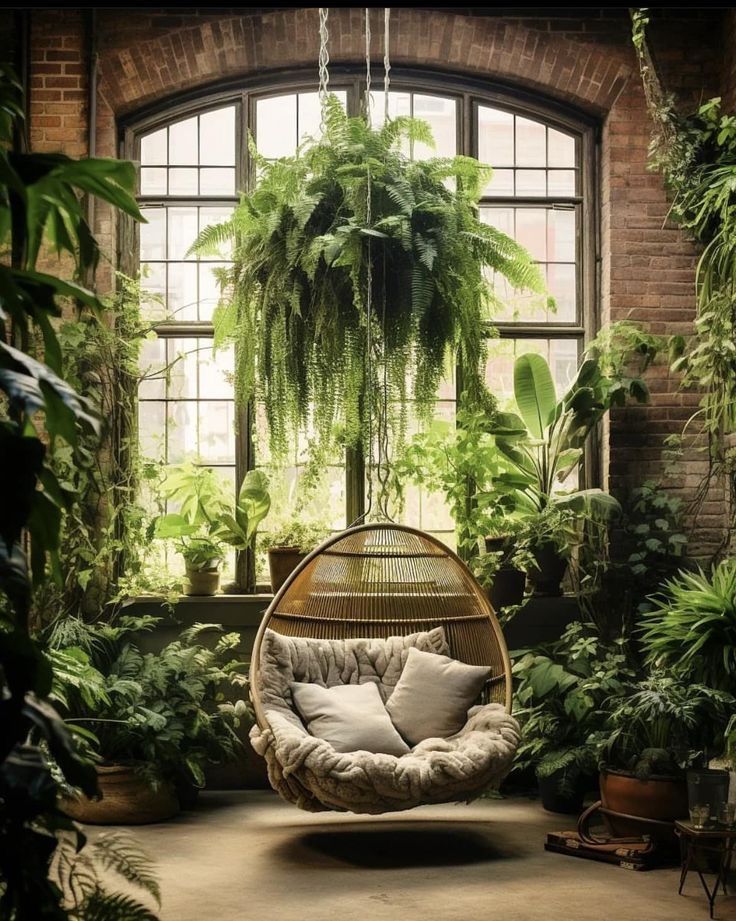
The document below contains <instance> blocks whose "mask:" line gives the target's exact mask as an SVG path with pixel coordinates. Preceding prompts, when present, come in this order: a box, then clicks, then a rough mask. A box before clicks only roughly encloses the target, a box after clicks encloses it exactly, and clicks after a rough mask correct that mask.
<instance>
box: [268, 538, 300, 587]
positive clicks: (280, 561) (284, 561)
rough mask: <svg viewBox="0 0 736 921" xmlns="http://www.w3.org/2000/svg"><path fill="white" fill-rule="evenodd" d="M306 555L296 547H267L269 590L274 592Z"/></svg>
mask: <svg viewBox="0 0 736 921" xmlns="http://www.w3.org/2000/svg"><path fill="white" fill-rule="evenodd" d="M306 556H307V554H306V553H302V552H301V550H299V548H298V547H269V550H268V569H269V572H270V573H271V591H272V592H274V594H275V593H276V592H277V591H278V590H279V589H280V588H281V586H282V585H283V584H284V582H286V580H287V579H288V578H289V576H290V575H291V574H292V572H294V570H295V569H296V567H297V566H298V565H299V564H300V563H301V561H302V560H303V559H305V557H306Z"/></svg>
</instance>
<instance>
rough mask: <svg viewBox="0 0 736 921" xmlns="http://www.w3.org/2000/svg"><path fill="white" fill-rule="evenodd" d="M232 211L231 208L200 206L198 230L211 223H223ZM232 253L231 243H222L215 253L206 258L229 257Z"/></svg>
mask: <svg viewBox="0 0 736 921" xmlns="http://www.w3.org/2000/svg"><path fill="white" fill-rule="evenodd" d="M232 213H233V209H232V208H200V209H199V229H200V232H201V231H202V230H204V229H205V227H209V226H210V225H212V224H223V223H224V222H225V221H227V220H228V219H229V218H230V215H231V214H232ZM231 255H232V244H231V243H223V244H222V246H221V247H220V248H219V250H218V251H217V253H216V254H214V255H213V256H207V258H208V259H213V258H217V257H218V256H219V257H220V258H222V259H229V258H230V256H231Z"/></svg>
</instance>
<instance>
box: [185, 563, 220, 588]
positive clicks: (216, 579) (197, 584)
mask: <svg viewBox="0 0 736 921" xmlns="http://www.w3.org/2000/svg"><path fill="white" fill-rule="evenodd" d="M219 588H220V572H219V570H217V569H192V568H191V567H190V566H187V577H186V580H185V583H184V594H185V595H216V594H217V592H218V590H219Z"/></svg>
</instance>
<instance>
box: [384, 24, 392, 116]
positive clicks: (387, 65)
mask: <svg viewBox="0 0 736 921" xmlns="http://www.w3.org/2000/svg"><path fill="white" fill-rule="evenodd" d="M390 39H391V7H390V6H387V7H386V8H385V9H384V11H383V118H384V121H388V88H389V85H390V83H391V78H390V77H389V74H390V73H391V58H390V56H389V44H390Z"/></svg>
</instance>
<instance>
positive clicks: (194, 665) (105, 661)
mask: <svg viewBox="0 0 736 921" xmlns="http://www.w3.org/2000/svg"><path fill="white" fill-rule="evenodd" d="M158 622H159V618H154V617H137V618H133V617H120V618H117V619H116V620H114V621H112V622H99V623H95V624H89V623H85V622H83V621H81V620H79V619H77V618H68V619H66V620H64V621H59V622H58V623H57V624H56V625H55V626H54V627H53V628H52V630H51V632H50V637H49V648H48V651H47V655H48V656H49V658H50V659H51V661H52V663H53V668H54V682H55V684H54V688H53V697H54V700H55V702H56V703H57V705H58V707H59V709H60V711H61V712H62V715H63V716H64V718H65V720H67V722H68V724H69V725H70V726H72V727H75V728H76V729H77V730H78V732H81V738H82V740H83V742H84V744H85V746H86V747H87V749H88V753H89V754H90V755H91V756H92V757H93V758H95V759H96V761H97V764H96V770H97V775H98V782H99V788H100V792H101V794H102V798H101V799H100V800H91V799H88V798H87V797H86V796H82V795H78V793H77V792H76V791H73V790H69V791H67V796H66V799H65V801H64V804H63V807H64V810H65V811H66V812H67V813H68V814H69V815H71V816H72V817H73V818H76V819H78V820H79V821H81V822H87V823H92V824H110V825H117V824H125V825H128V824H143V823H148V822H159V821H163V820H165V819H167V818H170V817H172V816H173V815H176V813H177V812H178V811H179V809H180V807H181V808H187V806H190V805H192V803H193V800H194V797H195V796H196V792H197V791H198V790H199V789H200V788H201V787H202V786H204V780H205V778H204V768H205V766H206V765H207V764H219V763H223V762H225V761H229V760H232V759H233V758H234V757H235V755H236V753H237V751H238V749H239V747H240V744H241V743H240V741H239V739H238V736H237V733H236V727H237V726H238V723H239V721H240V719H241V718H243V717H246V716H247V715H248V714H249V710H248V707H247V705H246V703H245V701H244V700H242V699H240V695H242V693H243V690H244V687H245V684H246V678H245V674H244V665H243V663H242V662H240V661H239V660H238V659H236V658H235V655H234V651H235V648H236V647H237V645H238V644H239V642H240V637H239V635H238V634H236V633H230V634H224V633H222V628H220V627H218V626H217V625H213V624H196V625H194V626H193V627H191V628H189V629H188V630H185V631H184V632H183V633H182V634H181V635H180V636H179V638H178V639H177V640H175V641H173V642H171V643H169V644H167V645H166V646H165V647H164V648H163V649H162V650H161V651H160V652H158V653H143V652H142V651H141V649H140V647H139V645H138V642H139V640H138V638H139V636H140V635H141V634H142V633H145V632H147V631H150V630H153V629H154V628H155V626H156V624H157V623H158ZM212 632H215V633H219V634H220V635H219V637H218V639H217V641H216V642H215V643H214V644H211V645H204V644H203V643H202V642H201V639H202V637H203V635H204V634H205V633H212ZM226 689H230V694H231V696H233V697H235V696H237V699H236V700H235V701H232V700H226V699H225V696H224V692H225V690H226Z"/></svg>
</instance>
